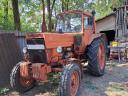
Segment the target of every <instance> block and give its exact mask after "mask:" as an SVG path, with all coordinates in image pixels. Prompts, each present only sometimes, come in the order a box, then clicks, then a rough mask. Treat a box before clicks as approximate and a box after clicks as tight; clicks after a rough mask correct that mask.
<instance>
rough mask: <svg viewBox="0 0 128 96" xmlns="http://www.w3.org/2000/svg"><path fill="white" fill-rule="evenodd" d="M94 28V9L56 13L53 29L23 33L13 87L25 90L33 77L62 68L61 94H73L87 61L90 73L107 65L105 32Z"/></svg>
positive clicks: (101, 71)
mask: <svg viewBox="0 0 128 96" xmlns="http://www.w3.org/2000/svg"><path fill="white" fill-rule="evenodd" d="M95 32H96V23H95V12H94V11H93V12H92V13H90V12H88V11H87V12H84V11H79V10H72V11H65V12H63V13H61V14H58V16H57V23H56V29H55V32H52V33H48V32H44V33H28V34H26V42H27V47H25V48H24V49H23V52H24V59H23V60H22V61H21V62H19V63H18V64H17V65H16V66H15V67H14V68H13V70H12V72H11V77H10V83H11V86H12V88H14V89H15V90H17V91H19V92H25V91H27V90H29V89H30V88H32V87H33V86H34V84H35V82H36V81H47V80H48V74H49V73H51V72H61V76H60V85H59V86H60V89H59V94H60V96H76V95H77V94H78V90H79V87H80V82H81V77H82V74H83V69H84V66H83V64H85V63H86V62H88V65H87V68H88V70H89V72H90V73H91V74H92V75H95V76H102V75H103V74H104V70H105V65H106V48H107V47H106V36H105V35H104V34H101V33H95Z"/></svg>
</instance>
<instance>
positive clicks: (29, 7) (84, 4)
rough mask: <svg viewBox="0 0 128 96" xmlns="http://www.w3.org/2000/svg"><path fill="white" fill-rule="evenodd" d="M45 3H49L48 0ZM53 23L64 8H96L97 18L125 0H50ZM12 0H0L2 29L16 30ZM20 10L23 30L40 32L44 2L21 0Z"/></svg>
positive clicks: (0, 27) (0, 23)
mask: <svg viewBox="0 0 128 96" xmlns="http://www.w3.org/2000/svg"><path fill="white" fill-rule="evenodd" d="M44 1H45V5H47V3H48V2H47V0H44ZM50 1H51V3H50V8H51V9H52V7H53V10H52V11H51V14H52V15H51V16H52V17H51V24H53V23H55V17H56V15H57V14H58V13H60V12H62V11H63V10H62V9H64V10H77V9H80V10H94V9H95V10H96V12H97V15H96V17H97V18H102V17H103V16H106V15H108V14H109V13H111V12H112V8H116V7H119V6H120V5H121V4H122V2H123V0H55V4H54V6H52V5H53V0H50ZM11 4H12V2H11V0H0V29H2V30H14V17H13V12H12V9H13V8H12V5H11ZM47 8H48V6H45V15H46V24H47V26H48V23H49V16H48V11H47ZM19 12H20V19H21V20H20V21H21V31H22V32H35V31H36V32H39V31H41V23H42V14H43V11H42V2H41V0H19Z"/></svg>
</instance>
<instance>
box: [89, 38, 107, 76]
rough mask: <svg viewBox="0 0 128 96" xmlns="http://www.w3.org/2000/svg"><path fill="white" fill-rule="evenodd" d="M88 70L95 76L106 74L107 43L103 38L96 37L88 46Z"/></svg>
mask: <svg viewBox="0 0 128 96" xmlns="http://www.w3.org/2000/svg"><path fill="white" fill-rule="evenodd" d="M87 56H88V70H89V72H90V73H91V74H93V75H95V76H102V75H103V74H104V70H105V65H106V45H105V41H104V39H103V38H97V39H94V41H93V42H92V44H91V45H90V46H89V47H88V53H87Z"/></svg>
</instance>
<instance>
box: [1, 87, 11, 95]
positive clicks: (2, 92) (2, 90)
mask: <svg viewBox="0 0 128 96" xmlns="http://www.w3.org/2000/svg"><path fill="white" fill-rule="evenodd" d="M8 91H9V89H7V88H0V94H5V93H6V92H8Z"/></svg>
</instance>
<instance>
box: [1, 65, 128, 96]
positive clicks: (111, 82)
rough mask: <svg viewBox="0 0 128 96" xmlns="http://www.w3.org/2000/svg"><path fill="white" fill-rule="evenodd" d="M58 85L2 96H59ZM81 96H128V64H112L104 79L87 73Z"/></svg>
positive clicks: (49, 84)
mask: <svg viewBox="0 0 128 96" xmlns="http://www.w3.org/2000/svg"><path fill="white" fill-rule="evenodd" d="M57 92H58V84H57V83H50V82H49V83H47V84H43V83H39V84H38V85H37V86H36V87H34V88H33V89H31V90H30V91H28V92H26V93H24V94H19V93H18V92H15V91H13V90H11V91H10V92H8V93H6V94H4V95H2V96H57ZM79 96H128V64H110V65H107V67H106V72H105V75H104V76H102V77H94V76H91V75H90V74H89V73H88V72H85V74H84V77H83V79H82V82H81V86H80V91H79Z"/></svg>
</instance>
